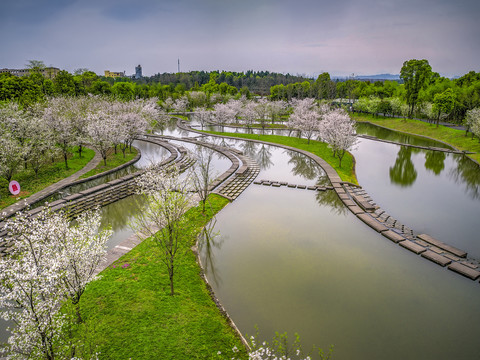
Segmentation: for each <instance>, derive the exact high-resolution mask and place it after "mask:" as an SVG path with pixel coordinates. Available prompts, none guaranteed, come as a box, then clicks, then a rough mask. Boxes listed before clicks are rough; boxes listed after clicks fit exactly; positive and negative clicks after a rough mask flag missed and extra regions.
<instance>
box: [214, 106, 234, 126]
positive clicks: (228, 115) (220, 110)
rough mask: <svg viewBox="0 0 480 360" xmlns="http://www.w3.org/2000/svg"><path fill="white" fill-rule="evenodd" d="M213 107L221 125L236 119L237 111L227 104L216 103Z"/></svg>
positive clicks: (216, 118)
mask: <svg viewBox="0 0 480 360" xmlns="http://www.w3.org/2000/svg"><path fill="white" fill-rule="evenodd" d="M213 109H214V114H215V115H214V116H215V121H216V122H217V123H218V124H219V125H221V126H223V125H225V124H229V123H231V122H233V119H235V111H234V110H232V108H231V107H230V106H229V105H227V104H222V103H218V104H215V105H214V107H213Z"/></svg>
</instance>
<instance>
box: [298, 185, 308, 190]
mask: <svg viewBox="0 0 480 360" xmlns="http://www.w3.org/2000/svg"><path fill="white" fill-rule="evenodd" d="M306 188H307V186H306V185H297V189H306Z"/></svg>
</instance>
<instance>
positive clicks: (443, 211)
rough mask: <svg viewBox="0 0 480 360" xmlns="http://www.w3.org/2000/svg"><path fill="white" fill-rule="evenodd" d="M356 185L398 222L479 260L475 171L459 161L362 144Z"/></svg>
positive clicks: (357, 154)
mask: <svg viewBox="0 0 480 360" xmlns="http://www.w3.org/2000/svg"><path fill="white" fill-rule="evenodd" d="M352 153H353V155H354V156H355V160H356V172H357V178H358V181H359V183H360V185H362V186H363V188H364V189H365V190H366V191H367V192H368V193H369V194H370V195H371V196H372V198H373V199H374V201H375V202H377V204H378V205H380V206H381V207H382V208H383V209H384V210H386V211H387V213H389V214H390V215H392V216H393V217H396V218H397V219H398V220H399V221H400V222H401V223H403V224H405V225H407V226H408V227H410V228H412V229H413V230H415V231H418V232H425V233H428V234H430V235H431V236H433V237H436V238H437V239H438V240H441V241H443V242H445V243H447V244H450V245H453V246H456V247H458V248H461V249H463V250H465V251H467V252H469V255H470V256H473V257H476V258H480V241H479V237H478V231H477V226H476V224H477V222H478V214H480V197H478V196H477V195H478V191H479V186H480V171H479V169H478V166H474V165H473V163H472V162H470V161H468V160H465V159H464V158H463V157H462V156H459V155H454V154H445V153H439V152H432V151H427V150H419V149H414V148H406V147H401V146H398V145H393V144H386V143H381V142H376V141H371V140H366V139H361V140H360V143H359V146H358V149H357V150H354V151H353V152H352Z"/></svg>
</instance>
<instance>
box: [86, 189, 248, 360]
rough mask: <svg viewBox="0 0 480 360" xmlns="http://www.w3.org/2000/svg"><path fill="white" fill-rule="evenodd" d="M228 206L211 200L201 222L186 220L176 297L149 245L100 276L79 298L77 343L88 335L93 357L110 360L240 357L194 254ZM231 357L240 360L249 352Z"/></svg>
mask: <svg viewBox="0 0 480 360" xmlns="http://www.w3.org/2000/svg"><path fill="white" fill-rule="evenodd" d="M228 203H229V201H228V200H227V199H225V198H223V197H221V196H217V195H211V197H210V204H211V207H210V208H209V209H207V213H206V215H203V214H202V213H201V209H200V207H196V208H192V209H190V210H189V211H188V212H187V214H186V215H185V216H186V217H187V219H188V222H187V225H186V228H185V231H184V232H183V234H184V238H183V239H182V241H181V245H180V249H179V256H178V257H177V260H178V262H177V267H176V275H175V289H176V295H175V296H170V295H169V280H168V273H167V271H166V267H165V265H164V263H163V262H162V261H161V254H160V249H159V248H158V246H157V245H156V244H155V243H154V242H153V241H152V240H151V239H146V240H144V241H143V242H142V243H140V244H139V245H138V246H136V247H135V248H134V249H133V250H131V251H130V252H128V253H127V254H125V255H124V256H122V257H121V258H120V259H119V260H117V261H116V262H114V263H113V264H112V265H110V266H109V267H108V268H107V269H105V270H104V271H103V272H102V273H101V275H102V278H101V279H100V280H98V281H95V282H93V283H91V284H89V285H88V287H87V289H86V291H85V294H84V295H83V296H82V300H81V304H80V306H81V310H82V316H83V318H84V320H85V323H84V324H83V325H82V328H81V329H79V334H78V336H79V338H85V332H87V333H88V336H87V338H89V339H90V342H91V343H92V344H94V343H95V344H97V345H98V348H97V349H96V351H98V352H100V353H101V354H102V357H105V358H112V359H128V358H130V357H133V358H135V359H152V358H155V359H161V358H166V357H167V356H168V358H171V359H187V358H188V359H215V358H225V357H227V358H231V357H233V356H234V353H233V352H232V349H233V348H234V347H236V348H237V349H244V346H243V345H242V342H241V339H240V338H239V337H238V335H237V333H236V332H235V331H234V330H233V328H232V327H230V325H229V322H228V319H227V318H226V317H225V316H224V315H222V313H221V312H220V310H219V309H218V308H217V306H216V305H215V303H214V302H213V301H212V298H211V295H210V290H209V288H208V286H207V285H206V283H205V282H204V281H203V280H202V278H201V276H200V275H201V274H202V270H201V268H200V266H199V265H198V263H197V261H196V256H195V253H194V252H193V251H192V247H193V246H194V245H195V242H196V239H197V237H198V235H199V233H200V231H201V229H202V228H203V227H204V226H205V224H206V223H207V222H208V221H209V220H210V219H211V218H212V217H213V216H215V214H216V213H217V212H218V211H220V210H221V209H222V208H223V207H224V206H226V205H227V204H228ZM92 329H94V330H93V331H92ZM219 352H220V353H221V355H220V354H218V353H219ZM235 357H236V358H240V359H241V358H245V357H246V351H245V350H242V351H241V352H240V353H237V354H235Z"/></svg>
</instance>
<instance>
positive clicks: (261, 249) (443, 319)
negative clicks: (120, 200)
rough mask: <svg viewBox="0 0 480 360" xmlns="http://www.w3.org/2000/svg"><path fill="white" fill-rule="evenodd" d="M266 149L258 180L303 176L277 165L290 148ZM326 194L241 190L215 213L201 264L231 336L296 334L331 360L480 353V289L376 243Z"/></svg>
mask: <svg viewBox="0 0 480 360" xmlns="http://www.w3.org/2000/svg"><path fill="white" fill-rule="evenodd" d="M237 142H239V141H237ZM270 151H271V152H272V158H273V157H274V156H275V159H276V160H275V161H272V164H271V165H270V166H268V167H267V168H264V169H263V170H262V171H261V172H260V174H259V177H258V178H259V179H262V178H266V179H269V178H271V177H273V176H274V177H275V180H278V181H291V180H292V178H293V180H294V181H296V182H297V183H302V182H307V181H309V179H308V176H305V175H302V174H300V173H297V174H294V173H293V172H294V170H293V169H295V168H296V167H295V166H288V164H290V165H292V154H289V153H288V152H285V151H284V150H278V149H277V150H274V148H271V149H270ZM281 157H283V160H282V159H280V158H281ZM310 171H311V170H310ZM316 171H318V172H317V176H319V178H321V177H322V175H321V174H322V172H321V170H316ZM308 172H309V171H306V172H305V173H308ZM314 178H315V177H314ZM329 194H333V195H335V194H334V193H333V192H328V191H327V192H324V193H321V192H319V193H314V192H311V191H308V190H298V189H288V188H272V187H265V186H260V185H252V186H250V187H249V188H247V190H246V191H245V192H244V193H243V194H242V195H241V196H240V197H239V198H238V199H237V200H236V201H235V202H233V203H232V204H229V205H228V206H227V207H226V208H225V209H224V210H223V211H222V212H221V213H220V214H219V215H218V216H217V222H216V227H215V231H219V232H220V234H221V236H220V237H218V238H217V239H216V240H215V242H214V243H213V244H210V246H203V250H202V262H203V263H204V264H205V268H206V269H207V277H208V278H209V280H210V282H211V284H212V286H213V287H214V290H215V294H216V295H217V297H218V298H219V299H220V301H221V303H222V304H223V305H224V307H225V308H226V309H227V311H228V312H229V313H230V315H231V316H232V318H233V320H234V321H235V323H236V324H237V326H238V327H239V328H240V330H241V331H242V333H244V334H245V333H247V334H253V333H254V332H255V329H254V326H255V325H258V327H259V329H260V332H261V334H263V335H264V336H265V338H268V337H270V336H271V334H273V332H275V331H280V332H283V331H288V332H289V333H290V334H293V333H295V332H298V333H299V334H300V335H301V337H302V339H303V342H304V344H305V345H306V346H307V348H309V347H310V346H311V345H312V344H316V345H317V346H321V347H323V348H325V349H327V348H328V347H329V345H330V344H334V345H335V352H334V358H335V359H451V358H455V359H475V358H478V357H480V346H478V341H477V337H478V336H477V335H478V333H479V331H480V321H479V320H480V307H479V306H478V303H479V301H480V286H479V285H478V284H476V283H474V282H472V281H470V280H468V279H465V278H463V277H461V276H459V275H457V274H455V273H453V272H450V271H448V270H446V269H444V268H441V267H439V266H438V265H435V264H433V263H431V262H429V261H427V260H425V259H423V258H421V257H419V256H416V255H414V254H413V253H410V252H408V251H407V250H404V249H403V248H401V247H399V246H398V245H395V244H393V243H392V242H390V241H388V240H386V239H385V238H384V237H382V236H381V235H379V234H377V233H376V232H375V231H373V230H372V229H370V228H369V227H367V226H366V225H364V224H363V223H362V222H360V221H359V220H358V219H357V218H356V217H355V216H354V215H352V214H351V213H350V212H349V211H347V210H346V209H345V207H344V206H343V204H342V203H339V202H338V198H337V197H336V195H335V196H331V195H329ZM206 249H208V251H207V250H206Z"/></svg>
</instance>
